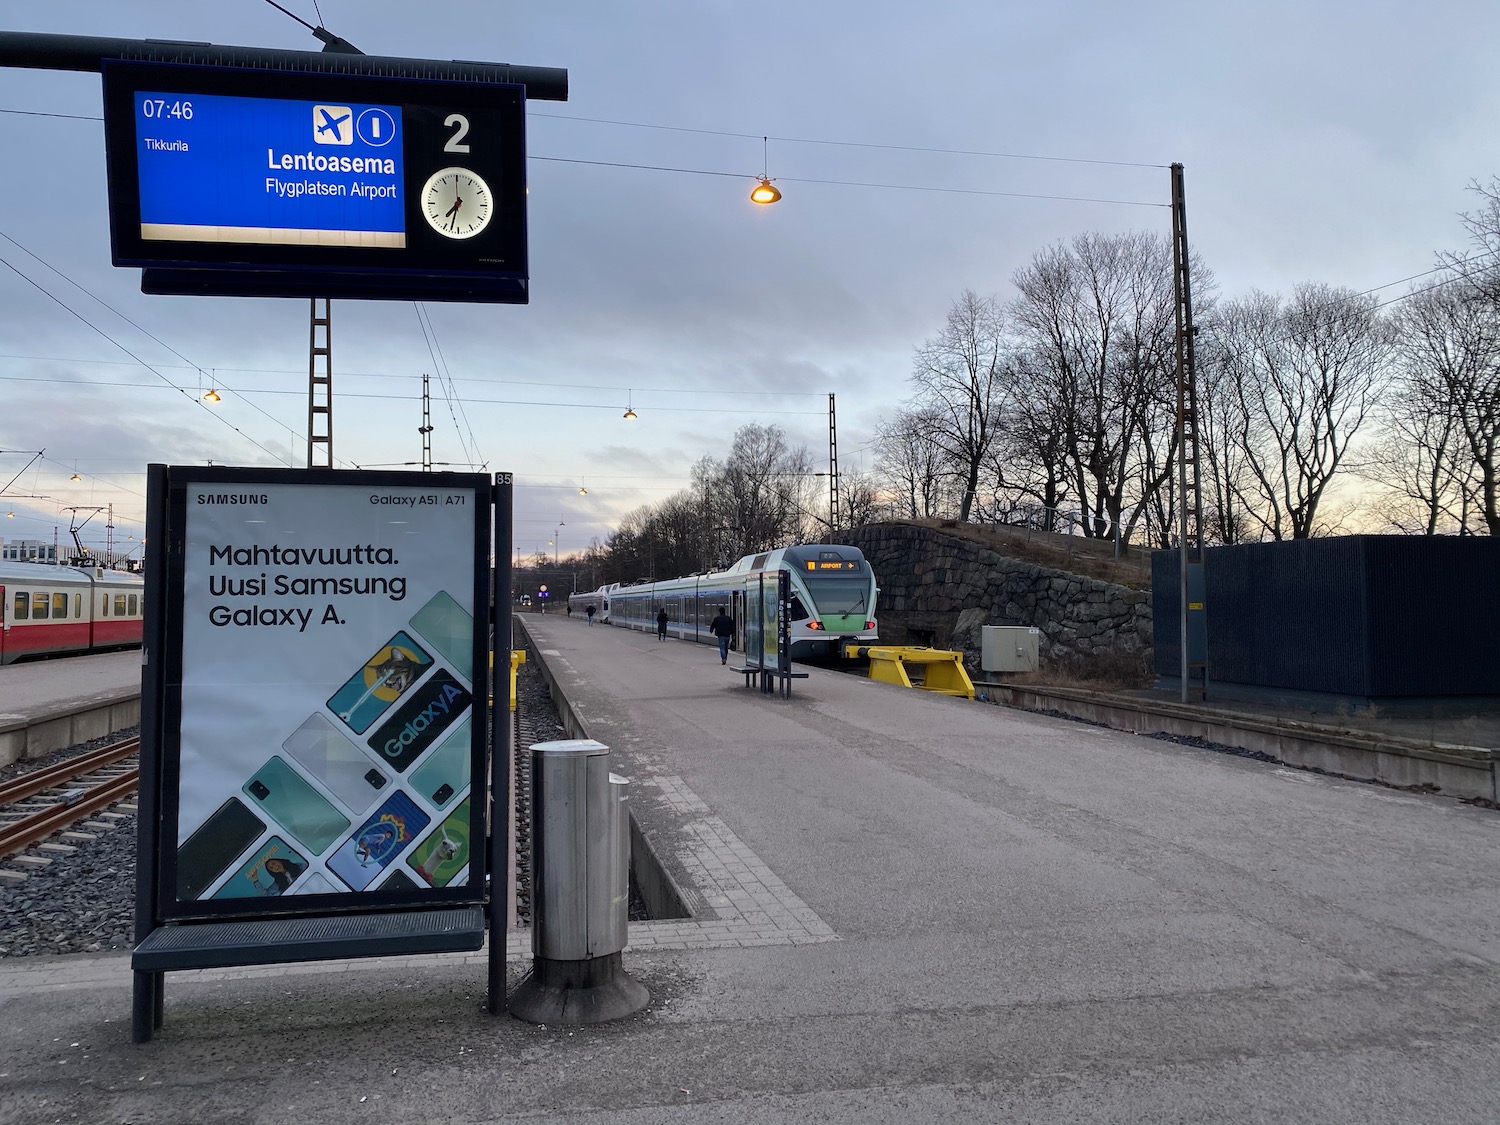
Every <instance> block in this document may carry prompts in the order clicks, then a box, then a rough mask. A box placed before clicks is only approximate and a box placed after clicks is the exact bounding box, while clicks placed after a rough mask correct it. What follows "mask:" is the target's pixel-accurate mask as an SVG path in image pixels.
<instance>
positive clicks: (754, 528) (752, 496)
mask: <svg viewBox="0 0 1500 1125" xmlns="http://www.w3.org/2000/svg"><path fill="white" fill-rule="evenodd" d="M811 475H812V456H811V454H809V453H808V451H807V449H806V447H805V446H798V447H797V448H795V449H793V448H792V447H791V446H789V445H788V444H787V438H786V433H785V431H783V430H782V429H781V428H780V427H779V426H760V425H754V424H752V425H748V426H742V427H741V428H740V429H739V430H737V431H736V432H735V435H734V441H733V442H732V443H731V445H730V447H729V453H728V455H727V456H726V457H725V459H724V464H723V466H722V467H721V472H720V476H719V480H718V482H717V487H718V489H719V491H720V494H721V496H722V499H723V501H724V504H725V508H724V511H725V515H726V517H727V519H728V524H729V526H731V527H737V528H739V531H738V532H737V533H736V534H737V537H738V539H739V547H740V553H742V554H748V553H749V552H751V551H763V550H766V549H768V548H771V547H777V546H782V545H784V544H786V543H790V542H795V541H797V540H800V539H802V538H804V537H805V536H804V531H805V527H804V524H805V522H806V519H805V516H804V514H803V513H804V512H805V511H806V508H807V504H806V503H805V500H806V495H807V491H808V479H809V478H810V477H811Z"/></svg>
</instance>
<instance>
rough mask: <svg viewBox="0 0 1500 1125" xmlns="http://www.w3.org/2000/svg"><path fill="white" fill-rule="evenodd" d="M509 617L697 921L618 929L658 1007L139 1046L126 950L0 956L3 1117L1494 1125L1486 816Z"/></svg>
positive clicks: (230, 981) (469, 1013)
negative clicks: (603, 748) (620, 777)
mask: <svg viewBox="0 0 1500 1125" xmlns="http://www.w3.org/2000/svg"><path fill="white" fill-rule="evenodd" d="M525 624H526V627H527V628H528V629H529V630H530V631H531V632H532V633H533V634H534V637H535V641H536V649H537V654H538V656H539V657H540V659H541V660H542V662H543V663H544V664H545V665H546V667H547V668H548V669H549V672H550V674H551V676H552V678H553V680H554V682H555V683H556V685H557V691H558V692H559V693H560V694H562V695H564V696H565V697H566V700H567V710H568V713H569V715H570V716H571V719H570V720H569V726H570V729H569V730H568V732H567V733H569V734H573V733H586V734H588V735H590V736H592V737H595V738H598V739H600V740H601V741H603V742H605V743H607V744H609V745H611V746H612V747H613V748H614V750H615V753H616V755H617V756H616V758H615V761H614V763H613V766H614V769H615V770H616V772H619V773H623V774H625V775H626V776H628V777H630V778H631V779H632V781H633V783H634V785H633V795H632V798H631V799H632V802H633V803H634V805H635V806H636V809H637V812H638V813H639V816H640V819H641V820H642V823H643V829H644V830H645V831H646V832H647V833H648V834H649V835H651V837H652V839H653V844H654V846H656V847H657V848H658V849H660V850H661V851H662V852H663V853H664V855H663V858H664V861H665V862H667V864H668V865H669V868H670V870H671V871H672V872H673V873H674V878H678V879H680V880H681V881H683V882H684V883H685V884H686V885H685V886H684V890H685V891H686V892H688V893H687V895H686V897H687V899H688V900H689V903H690V905H691V906H692V908H693V910H694V911H695V916H694V917H693V918H692V919H689V920H685V921H680V922H651V923H647V924H645V925H644V926H639V927H636V926H633V927H632V928H631V948H630V949H629V950H628V951H627V953H626V959H625V962H626V967H627V968H628V969H629V970H630V971H631V973H632V974H633V975H635V976H636V977H637V978H638V979H640V980H641V981H642V982H643V983H645V984H646V985H647V987H649V988H650V989H651V991H652V993H653V1003H652V1005H651V1007H650V1009H649V1010H648V1011H646V1012H645V1013H642V1014H641V1015H639V1016H636V1017H633V1018H631V1019H629V1020H626V1021H623V1022H621V1023H619V1024H613V1025H606V1026H602V1027H596V1028H590V1029H587V1030H578V1031H571V1032H570V1031H567V1030H562V1029H556V1028H542V1027H534V1026H532V1025H528V1024H523V1023H521V1022H520V1021H516V1020H511V1019H508V1018H491V1017H488V1016H486V1015H484V1014H483V1011H482V1004H483V983H484V961H483V957H482V955H469V956H457V957H434V958H425V959H410V960H404V961H395V962H392V961H386V962H355V963H339V964H332V965H307V966H297V967H295V968H288V969H252V970H238V971H227V970H226V971H217V972H212V973H202V974H178V975H174V976H172V977H169V978H168V984H167V1025H166V1027H165V1029H164V1031H163V1034H162V1036H161V1038H160V1039H158V1040H157V1041H155V1042H153V1043H151V1044H148V1045H145V1046H142V1047H134V1046H132V1045H131V1044H130V1043H129V1041H128V1040H129V990H128V985H129V972H128V958H126V957H124V956H112V957H89V958H77V959H74V958H69V959H54V960H50V961H26V962H0V1007H3V1017H4V1018H3V1019H0V1059H3V1060H4V1061H3V1062H0V1121H10V1120H15V1121H28V1122H29V1121H50V1120H54V1119H58V1120H62V1121H71V1120H77V1121H84V1122H89V1121H98V1122H106V1121H109V1122H115V1121H131V1122H194V1123H196V1122H201V1121H205V1120H213V1121H226V1122H284V1121H288V1120H303V1121H317V1122H320V1123H321V1122H335V1123H338V1122H346V1121H351V1122H352V1121H361V1122H364V1121H393V1120H403V1121H405V1120H409V1121H437V1120H442V1121H460V1122H494V1121H521V1120H545V1121H549V1122H566V1123H570V1125H583V1123H589V1125H594V1123H598V1125H603V1123H605V1122H610V1123H621V1122H623V1123H626V1125H644V1123H646V1122H669V1123H675V1122H681V1123H683V1125H687V1123H690V1122H691V1123H694V1125H696V1123H699V1122H704V1121H714V1122H729V1123H745V1125H748V1123H762V1122H808V1123H812V1122H838V1123H843V1122H848V1123H855V1122H858V1123H870V1122H873V1123H886V1122H890V1123H893V1125H894V1123H897V1122H900V1123H902V1125H907V1123H911V1122H955V1121H965V1122H968V1121H996V1122H999V1121H1007V1122H1010V1121H1028V1122H1060V1123H1061V1122H1067V1123H1070V1125H1072V1123H1095V1122H1098V1123H1104V1122H1111V1123H1122V1125H1123V1123H1125V1122H1131V1123H1135V1122H1142V1121H1202V1122H1216V1123H1218V1122H1246V1123H1249V1122H1265V1121H1276V1122H1308V1123H1318V1125H1325V1123H1345V1122H1347V1123H1351V1125H1353V1123H1360V1125H1372V1123H1391V1125H1395V1123H1401V1125H1406V1123H1409V1122H1413V1121H1432V1120H1441V1121H1443V1122H1445V1123H1461V1122H1476V1123H1477V1122H1486V1123H1487V1122H1491V1121H1493V1120H1494V1115H1495V1111H1494V1107H1495V1105H1496V1104H1500V1075H1497V1073H1496V1070H1495V1067H1494V1066H1493V1060H1494V1058H1495V1052H1496V1049H1497V1046H1500V1042H1497V1041H1500V973H1497V962H1500V930H1497V927H1496V923H1495V916H1496V906H1497V904H1500V814H1497V813H1496V812H1494V811H1492V810H1488V809H1484V808H1478V807H1474V806H1472V805H1465V804H1462V803H1459V802H1457V801H1454V800H1451V799H1447V798H1442V797H1433V796H1426V795H1420V794H1408V793H1402V792H1396V791H1392V790H1390V789H1386V788H1382V787H1379V786H1374V785H1367V784H1359V783H1354V782H1348V781H1343V780H1339V779H1336V778H1329V777H1320V776H1318V775H1315V774H1310V773H1307V772H1304V771H1297V770H1290V769H1285V768H1280V767H1276V766H1271V765H1267V764H1264V763H1260V762H1255V761H1250V760H1246V759H1242V758H1235V757H1231V756H1226V755H1220V754H1213V753H1208V752H1203V751H1199V750H1194V749H1191V748H1187V747H1183V746H1179V745H1173V744H1169V743H1164V742H1161V741H1158V740H1153V739H1147V738H1142V737H1136V736H1132V735H1130V734H1127V733H1123V732H1117V731H1112V730H1107V729H1104V728H1100V727H1091V726H1085V725H1081V724H1077V723H1069V722H1066V721H1062V720H1054V719H1049V718H1046V717H1043V716H1039V715H1032V714H1026V713H1020V712H1015V711H1010V710H1007V709H1004V708H999V707H994V706H986V705H982V704H975V703H969V702H966V701H961V700H956V699H949V698H944V697H935V696H928V695H924V694H922V693H919V692H913V691H908V690H906V689H899V688H895V687H889V686H885V685H881V684H874V683H870V682H868V681H862V680H857V679H851V678H848V677H844V676H840V675H838V674H836V673H831V672H818V671H815V672H814V673H813V675H812V676H811V677H810V678H809V679H808V680H806V681H800V682H799V686H798V690H797V691H796V693H795V694H794V695H793V697H792V698H791V699H790V700H786V699H782V698H779V697H776V696H765V695H761V694H760V693H758V692H752V691H746V690H745V689H744V687H743V685H742V683H741V679H740V677H738V676H733V675H729V674H727V670H726V669H725V668H724V667H722V666H721V665H720V664H719V662H718V660H717V659H716V658H715V657H716V654H715V653H714V652H713V651H712V650H711V649H709V648H708V647H707V646H694V645H690V644H683V643H672V644H666V645H663V644H659V643H657V642H656V641H655V640H654V639H652V638H650V637H648V636H645V635H643V634H635V633H627V632H624V631H622V630H617V629H608V628H600V627H597V626H596V627H594V628H592V629H589V628H587V626H585V625H584V624H583V623H582V622H570V621H568V620H567V619H566V618H563V617H552V616H548V617H546V618H528V619H527V620H526V623H525ZM778 907H779V908H778ZM521 951H522V947H521V946H520V945H519V944H518V945H517V946H516V947H514V952H516V953H517V954H519V953H520V952H521ZM512 967H513V969H514V971H515V972H516V973H519V971H520V969H521V967H522V966H521V964H520V963H519V962H517V963H515V964H514V965H513V966H512Z"/></svg>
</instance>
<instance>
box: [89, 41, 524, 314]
mask: <svg viewBox="0 0 1500 1125" xmlns="http://www.w3.org/2000/svg"><path fill="white" fill-rule="evenodd" d="M104 106H105V141H106V146H105V147H106V153H107V156H108V163H109V196H110V231H111V241H112V249H113V257H114V263H115V264H116V265H120V266H142V267H145V268H146V271H147V273H146V276H145V279H144V282H143V284H144V285H145V287H146V288H148V289H149V290H151V291H156V292H162V291H173V292H195V291H202V292H225V293H241V294H244V295H252V296H254V295H303V294H314V295H317V296H327V297H338V296H356V297H389V298H398V297H399V298H402V299H443V298H445V297H447V298H451V299H464V300H478V301H484V300H503V301H510V302H516V303H519V302H522V301H524V300H525V298H526V279H527V256H526V180H525V89H524V87H521V86H515V85H501V84H482V83H463V82H438V81H426V80H415V79H397V78H373V77H368V76H350V75H328V74H307V73H285V72H281V73H278V72H268V71H256V70H237V69H232V68H218V67H192V66H177V65H166V64H146V63H127V62H120V61H108V62H106V64H105V66H104Z"/></svg>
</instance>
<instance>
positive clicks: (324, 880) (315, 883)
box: [297, 871, 344, 895]
mask: <svg viewBox="0 0 1500 1125" xmlns="http://www.w3.org/2000/svg"><path fill="white" fill-rule="evenodd" d="M297 893H298V894H299V895H341V894H343V893H344V888H343V887H336V886H334V885H333V883H332V882H331V881H330V880H329V878H328V876H326V875H324V874H323V873H322V872H321V871H314V872H312V873H311V874H310V875H308V877H307V878H306V879H303V880H302V883H301V884H300V885H299V886H298V887H297Z"/></svg>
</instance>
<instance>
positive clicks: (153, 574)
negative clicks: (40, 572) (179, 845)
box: [130, 465, 171, 1043]
mask: <svg viewBox="0 0 1500 1125" xmlns="http://www.w3.org/2000/svg"><path fill="white" fill-rule="evenodd" d="M169 500H170V497H169V495H168V480H167V467H166V466H165V465H147V466H146V542H147V543H148V544H150V546H151V550H150V552H149V553H148V554H147V555H146V557H145V564H146V576H145V586H144V587H143V588H144V590H145V593H146V605H147V607H148V611H147V613H146V614H145V620H144V621H143V622H142V629H143V634H142V638H141V753H140V775H141V776H140V784H139V785H138V787H137V796H136V804H137V806H138V811H137V813H136V830H135V855H136V860H135V940H136V943H137V944H139V943H140V942H142V941H144V940H145V939H146V937H147V936H148V935H149V934H150V933H151V931H152V930H154V929H155V928H156V915H157V905H158V904H157V898H156V896H157V886H156V876H157V866H156V864H157V858H158V855H159V851H160V839H159V829H160V817H159V814H158V803H159V797H160V789H161V747H162V723H163V716H162V707H163V699H164V694H165V691H166V687H165V683H164V669H163V668H162V645H163V641H162V637H163V635H164V632H165V627H166V626H165V621H166V611H167V609H168V607H169V606H170V605H171V600H170V599H169V598H168V597H167V589H168V581H167V562H168V553H167V507H168V504H169ZM165 978H166V974H165V973H159V972H140V971H136V972H133V973H132V989H131V1000H130V1038H131V1039H132V1040H133V1041H134V1042H136V1043H145V1042H147V1041H148V1040H149V1039H150V1038H151V1036H152V1033H153V1032H155V1031H156V1029H157V1028H159V1027H161V1025H162V1018H163V1011H162V1008H163V993H164V990H165Z"/></svg>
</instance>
